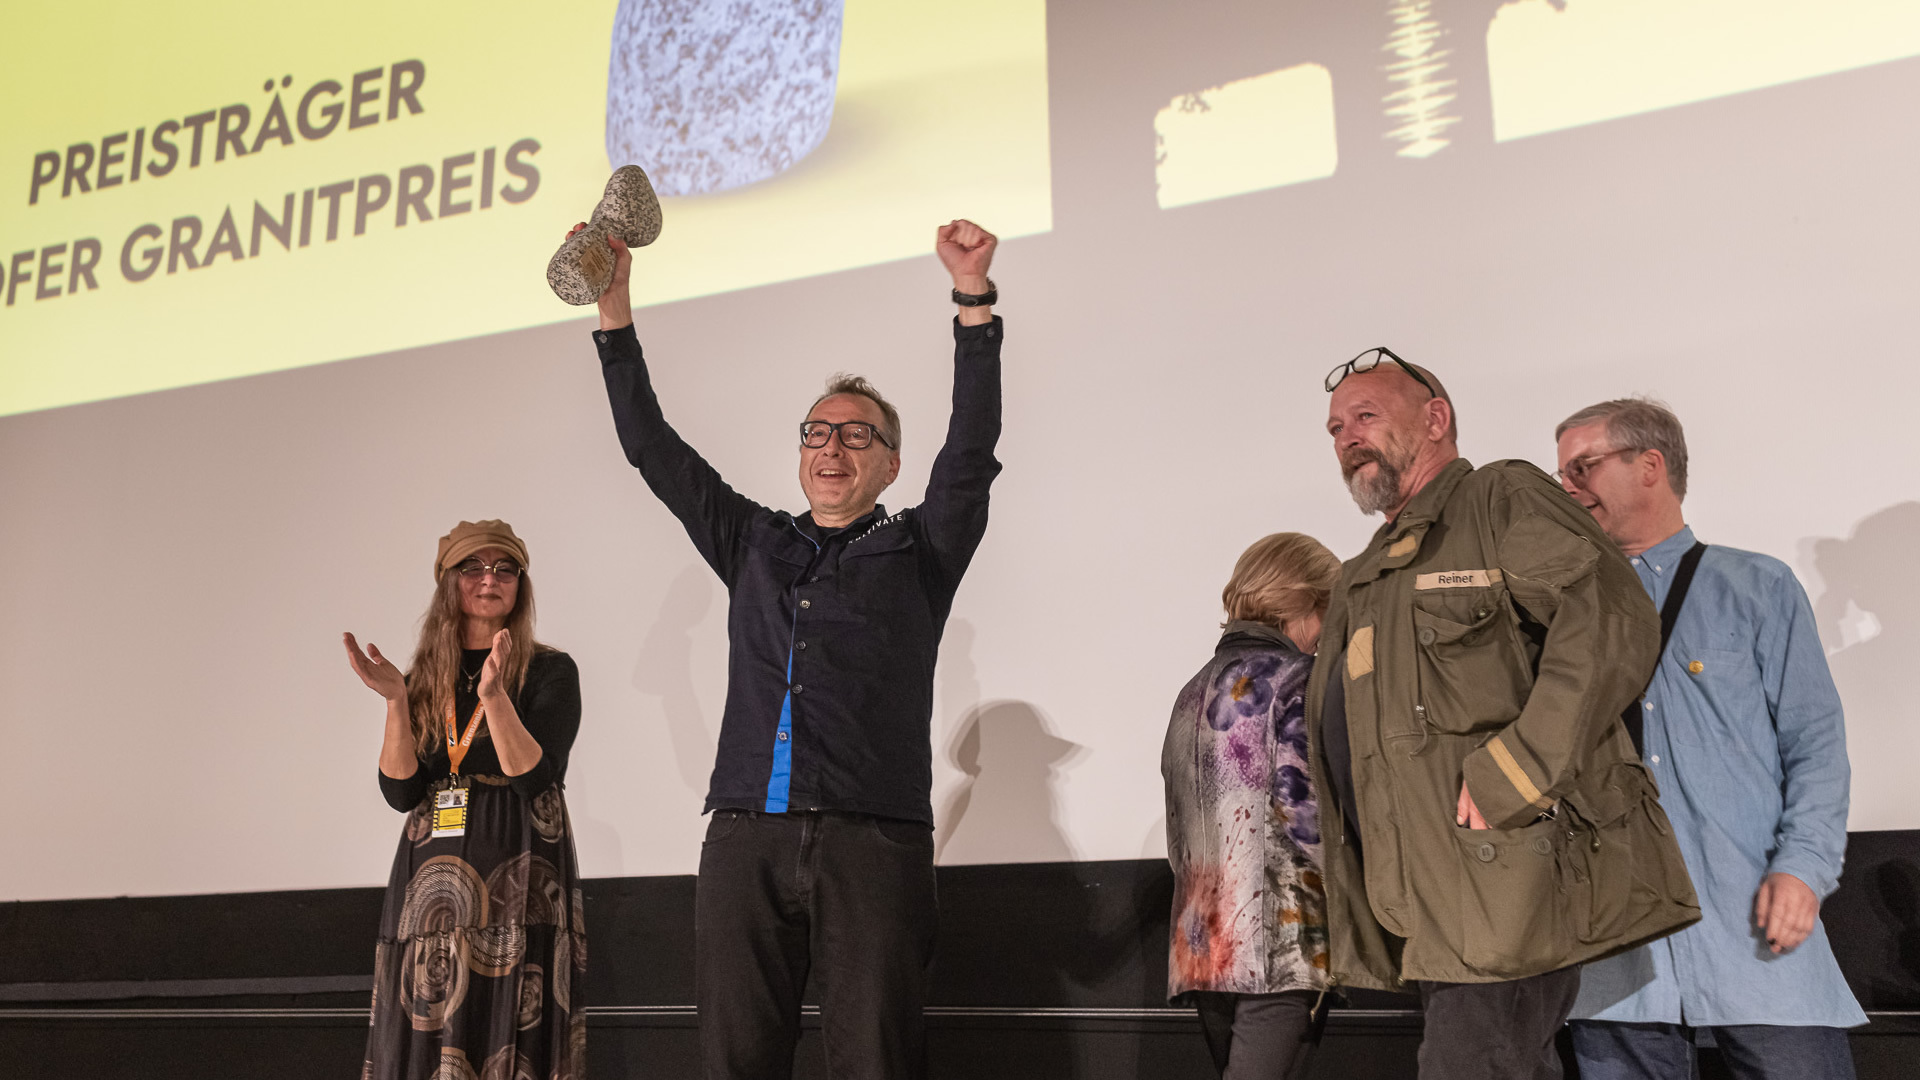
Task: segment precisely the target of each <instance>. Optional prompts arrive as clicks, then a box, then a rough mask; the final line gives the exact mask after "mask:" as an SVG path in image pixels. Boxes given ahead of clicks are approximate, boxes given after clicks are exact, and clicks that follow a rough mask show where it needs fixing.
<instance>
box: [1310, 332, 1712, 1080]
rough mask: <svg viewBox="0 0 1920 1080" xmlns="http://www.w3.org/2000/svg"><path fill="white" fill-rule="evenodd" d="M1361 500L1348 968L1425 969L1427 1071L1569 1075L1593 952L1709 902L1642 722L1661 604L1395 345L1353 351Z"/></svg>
mask: <svg viewBox="0 0 1920 1080" xmlns="http://www.w3.org/2000/svg"><path fill="white" fill-rule="evenodd" d="M1325 386H1326V389H1327V390H1328V391H1329V392H1330V393H1331V394H1332V395H1333V396H1332V401H1331V408H1330V409H1329V411H1328V416H1327V433H1328V434H1329V435H1330V436H1332V438H1333V446H1334V453H1335V454H1336V456H1337V457H1338V459H1339V462H1340V471H1341V475H1342V476H1343V477H1344V478H1345V479H1346V481H1347V486H1348V489H1349V490H1350V491H1351V492H1352V494H1353V498H1354V501H1355V502H1356V503H1358V504H1359V506H1360V509H1361V511H1362V512H1364V513H1368V514H1374V513H1379V514H1384V515H1385V516H1386V518H1387V521H1386V524H1384V525H1382V526H1381V527H1380V529H1379V531H1378V532H1376V533H1375V534H1374V536H1373V540H1372V541H1371V542H1370V543H1369V544H1368V545H1367V549H1366V550H1365V551H1364V552H1362V553H1361V554H1360V555H1359V556H1358V557H1357V558H1354V559H1352V560H1350V561H1349V562H1347V563H1346V564H1345V565H1344V567H1343V568H1342V572H1341V577H1340V581H1339V584H1338V585H1337V586H1335V588H1334V590H1333V596H1332V599H1331V603H1330V605H1329V608H1328V611H1327V615H1326V621H1325V623H1324V626H1323V629H1322V631H1321V637H1320V648H1319V655H1320V656H1321V657H1323V658H1324V659H1323V661H1322V662H1321V663H1319V664H1316V665H1315V666H1314V671H1313V676H1312V680H1311V681H1310V682H1309V684H1308V688H1307V723H1308V730H1309V738H1310V740H1311V743H1312V747H1313V766H1314V773H1315V777H1314V786H1315V789H1316V795H1317V796H1318V798H1319V799H1320V806H1321V808H1322V816H1321V820H1322V822H1323V830H1324V831H1323V844H1324V849H1323V850H1324V858H1325V863H1326V885H1327V914H1328V936H1329V949H1328V952H1329V968H1330V972H1329V974H1330V978H1331V980H1332V981H1333V982H1334V983H1335V984H1336V985H1340V984H1345V985H1358V986H1367V987H1373V988H1377V989H1389V990H1401V991H1410V992H1417V993H1418V994H1419V995H1420V997H1421V999H1422V1002H1423V1004H1424V1006H1425V1008H1426V1033H1425V1036H1424V1038H1423V1039H1422V1041H1421V1045H1420V1076H1421V1077H1422V1080H1442V1078H1446V1080H1451V1078H1455V1077H1459V1078H1467V1077H1473V1078H1475V1080H1539V1078H1549V1077H1558V1076H1560V1075H1561V1070H1560V1060H1559V1056H1558V1054H1557V1053H1556V1051H1555V1049H1554V1045H1553V1043H1554V1036H1555V1034H1556V1033H1557V1032H1558V1031H1559V1029H1560V1027H1561V1025H1562V1024H1564V1023H1565V1022H1566V1018H1567V1013H1568V1010H1569V1009H1571V1008H1572V1006H1573V1000H1574V996H1575V994H1576V993H1577V991H1578V990H1579V985H1580V974H1579V965H1580V964H1581V963H1582V962H1584V961H1586V960H1590V959H1594V958H1597V957H1601V956H1606V955H1610V954H1612V953H1616V952H1620V951H1622V950H1625V949H1629V948H1632V947H1634V946H1635V945H1638V944H1640V943H1642V942H1645V941H1649V940H1652V939H1654V938H1657V937H1660V936H1661V935H1664V934H1669V933H1672V932H1673V931H1675V930H1677V929H1679V928H1681V927H1683V926H1686V925H1688V924H1689V923H1692V922H1694V921H1695V920H1697V919H1699V917H1700V911H1699V905H1698V904H1697V903H1696V902H1695V900H1694V894H1693V887H1692V884H1691V882H1689V880H1688V879H1687V873H1686V868H1685V866H1684V864H1683V863H1682V862H1681V858H1680V852H1679V850H1678V848H1677V847H1676V846H1675V845H1674V842H1673V839H1672V837H1671V835H1670V833H1671V830H1670V829H1669V828H1668V827H1667V823H1666V817H1665V814H1664V813H1663V812H1662V811H1661V809H1660V805H1659V803H1658V802H1657V801H1656V797H1655V796H1656V793H1655V790H1654V786H1653V782H1652V780H1651V778H1650V777H1649V776H1648V774H1647V772H1646V770H1645V769H1644V768H1643V767H1642V766H1641V764H1640V761H1639V758H1638V757H1637V756H1636V755H1635V753H1634V750H1633V745H1632V742H1631V741H1630V739H1629V737H1628V734H1627V731H1626V729H1625V727H1624V725H1623V724H1622V722H1621V712H1622V710H1623V708H1624V707H1625V706H1626V705H1627V704H1628V703H1629V702H1631V701H1632V700H1633V699H1634V698H1635V696H1636V695H1637V694H1638V693H1639V691H1640V688H1641V687H1643V686H1645V685H1646V681H1647V676H1648V673H1649V672H1650V671H1651V670H1652V667H1653V663H1654V656H1655V654H1656V652H1657V650H1658V646H1659V641H1660V629H1659V628H1660V621H1659V618H1658V616H1657V615H1656V614H1655V612H1654V610H1653V605H1652V603H1651V601H1649V600H1648V599H1647V596H1646V591H1645V590H1644V589H1642V588H1640V583H1639V579H1638V578H1636V577H1635V576H1634V573H1633V569H1632V567H1630V566H1628V565H1627V561H1626V559H1625V558H1624V557H1623V556H1622V555H1621V554H1620V552H1619V550H1618V549H1617V548H1615V547H1614V545H1613V544H1612V543H1610V542H1609V541H1608V540H1607V538H1606V534H1605V533H1603V532H1601V531H1600V529H1599V527H1598V526H1597V525H1595V524H1594V521H1593V519H1592V517H1591V516H1590V515H1588V514H1587V513H1586V512H1585V511H1584V510H1582V509H1581V507H1580V506H1579V504H1577V503H1575V502H1574V501H1573V500H1571V499H1569V498H1568V497H1567V495H1566V493H1565V492H1564V491H1561V490H1560V488H1559V486H1558V485H1556V484H1555V483H1554V482H1553V480H1552V479H1550V478H1549V477H1548V476H1547V475H1546V474H1545V473H1543V472H1541V471H1540V470H1539V469H1537V468H1535V467H1534V466H1532V465H1529V464H1527V463H1526V462H1524V461H1498V462H1494V463H1493V464H1491V465H1487V466H1483V467H1481V468H1478V469H1476V468H1474V467H1473V466H1472V465H1471V464H1469V463H1468V462H1466V461H1465V460H1463V459H1461V457H1460V453H1459V449H1458V445H1457V444H1458V427H1457V424H1456V422H1455V418H1454V411H1453V402H1452V400H1451V399H1450V398H1449V397H1448V395H1447V392H1446V389H1445V388H1444V387H1443V386H1441V384H1440V380H1439V379H1437V378H1435V377H1434V375H1433V373H1432V372H1429V371H1427V370H1426V369H1424V368H1420V367H1416V366H1415V365H1413V364H1409V363H1407V362H1406V361H1404V360H1402V359H1400V358H1399V357H1398V356H1395V355H1394V354H1393V353H1392V352H1391V351H1389V350H1387V349H1385V348H1379V349H1372V350H1369V351H1367V352H1365V353H1362V354H1360V355H1359V356H1358V357H1355V358H1354V359H1353V360H1350V361H1348V362H1347V363H1345V364H1342V365H1340V366H1339V367H1336V368H1334V370H1333V371H1332V372H1331V373H1329V374H1328V376H1327V379H1326V382H1325Z"/></svg>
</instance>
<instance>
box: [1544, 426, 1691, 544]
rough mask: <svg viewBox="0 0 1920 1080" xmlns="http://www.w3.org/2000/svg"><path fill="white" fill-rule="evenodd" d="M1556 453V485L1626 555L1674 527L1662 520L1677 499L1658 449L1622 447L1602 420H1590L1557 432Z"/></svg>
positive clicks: (1673, 513) (1676, 511)
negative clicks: (1558, 483) (1558, 472)
mask: <svg viewBox="0 0 1920 1080" xmlns="http://www.w3.org/2000/svg"><path fill="white" fill-rule="evenodd" d="M1557 456H1558V457H1559V462H1560V465H1559V467H1560V486H1561V487H1563V488H1565V489H1566V491H1567V494H1569V495H1571V496H1573V498H1574V500H1575V501H1576V502H1578V503H1579V504H1580V505H1581V506H1584V507H1586V508H1587V512H1588V513H1590V514H1592V515H1593V520H1594V521H1595V522H1596V523H1598V524H1599V526H1600V528H1601V530H1602V531H1603V532H1605V533H1606V534H1607V535H1608V536H1609V537H1611V538H1612V539H1613V542H1614V543H1616V544H1619V545H1620V547H1621V548H1622V549H1623V550H1625V551H1626V552H1627V553H1628V554H1629V555H1635V554H1638V553H1639V552H1640V551H1642V550H1645V549H1646V547H1648V546H1649V545H1650V543H1652V542H1657V541H1658V540H1661V539H1664V538H1665V536H1666V535H1671V533H1672V531H1674V530H1672V529H1669V528H1668V527H1667V523H1666V520H1665V519H1666V518H1667V517H1669V516H1671V517H1675V518H1677V517H1678V515H1679V505H1680V501H1679V499H1678V498H1676V497H1675V496H1674V494H1673V488H1672V487H1671V486H1670V485H1668V483H1667V477H1666V468H1665V461H1664V459H1663V458H1662V457H1661V455H1660V451H1658V450H1641V451H1632V450H1628V449H1623V448H1622V447H1620V446H1618V445H1616V444H1615V442H1614V439H1613V436H1612V434H1611V433H1610V432H1609V431H1608V430H1607V422H1606V421H1605V420H1595V421H1594V422H1593V423H1591V424H1582V425H1580V426H1579V427H1572V428H1568V429H1567V430H1565V431H1563V432H1561V433H1560V444H1559V448H1558V452H1557ZM1575 462H1578V463H1579V464H1577V465H1576V464H1575ZM1569 474H1577V477H1578V478H1577V479H1576V477H1575V475H1569ZM1653 533H1661V534H1662V535H1659V536H1652V535H1651V534H1653ZM1650 536H1651V539H1649V537H1650Z"/></svg>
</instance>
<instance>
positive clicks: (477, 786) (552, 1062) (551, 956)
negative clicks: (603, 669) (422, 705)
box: [361, 653, 587, 1080]
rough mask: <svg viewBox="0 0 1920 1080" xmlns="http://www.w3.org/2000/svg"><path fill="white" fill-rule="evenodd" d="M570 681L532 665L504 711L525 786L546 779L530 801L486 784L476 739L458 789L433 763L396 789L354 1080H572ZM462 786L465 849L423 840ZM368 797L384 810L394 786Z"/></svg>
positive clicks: (575, 877)
mask: <svg viewBox="0 0 1920 1080" xmlns="http://www.w3.org/2000/svg"><path fill="white" fill-rule="evenodd" d="M556 658H557V659H556ZM482 659H484V653H483V654H482ZM475 666H477V665H475ZM578 679H579V676H578V673H577V672H576V671H575V669H574V667H573V663H572V661H571V660H570V659H567V658H566V656H565V654H564V653H543V654H540V655H538V656H536V657H535V658H534V664H533V667H532V668H531V669H530V670H529V672H528V677H527V687H526V688H525V690H523V692H522V696H521V700H520V701H518V702H516V706H518V708H519V711H520V715H521V719H522V721H523V722H524V723H525V724H526V726H527V730H528V732H529V733H530V734H532V735H533V736H534V738H535V740H536V741H538V742H540V743H541V748H542V750H543V756H544V757H545V759H546V761H545V762H543V764H542V765H541V766H537V767H536V771H537V772H539V773H541V780H545V779H547V778H548V777H549V776H550V777H552V780H551V782H550V783H548V784H547V785H546V786H545V787H544V789H542V790H540V791H539V793H538V794H536V795H534V796H533V797H532V798H528V797H527V796H526V795H525V794H524V793H523V792H522V791H521V790H519V789H518V788H519V787H520V786H525V785H526V782H527V778H518V780H517V783H516V782H515V781H509V780H508V779H507V778H506V777H505V776H503V775H500V768H499V764H498V758H497V757H495V756H494V755H493V753H492V747H491V745H490V744H489V741H488V740H485V739H481V740H478V741H476V742H475V743H474V745H473V749H472V750H471V751H469V753H468V756H467V759H466V760H465V761H464V762H463V765H464V766H466V768H463V769H462V772H463V773H466V774H468V775H466V776H464V777H451V776H449V775H448V768H447V759H446V751H445V749H444V748H442V749H441V750H440V751H439V753H438V754H437V755H436V756H435V757H434V758H432V759H429V760H427V761H424V762H423V763H422V770H421V774H420V779H419V780H418V781H417V783H416V785H415V786H414V787H412V788H410V789H407V794H409V795H410V794H411V793H412V791H415V790H419V785H427V794H426V796H425V797H424V798H422V799H420V800H419V802H418V804H417V805H415V806H414V807H413V808H412V809H411V810H410V811H409V812H408V814H407V818H406V826H405V828H404V829H403V831H402V835H401V837H400V845H399V851H398V852H397V854H396V855H395V856H394V861H393V873H392V875H391V877H390V878H389V879H388V883H387V899H386V906H385V908H384V910H383V911H382V912H381V916H380V938H379V943H378V944H377V945H376V947H375V951H374V983H373V1019H372V1029H371V1031H370V1032H369V1034H368V1039H367V1057H366V1063H365V1065H364V1067H363V1068H362V1070H361V1076H362V1078H363V1080H584V1077H585V1075H586V1069H585V1053H586V1036H587V1031H586V1018H585V1014H584V1011H583V1009H582V1004H583V1003H582V1000H581V988H582V986H583V984H584V982H585V974H586V965H587V938H586V932H585V930H586V922H585V918H584V912H583V911H582V907H583V902H582V899H583V898H582V895H581V891H580V881H579V877H580V874H579V868H578V865H577V863H576V862H575V859H574V850H573V829H572V825H571V822H570V821H569V820H568V817H567V805H566V800H565V798H564V797H563V796H562V794H561V785H560V783H559V777H560V776H561V775H563V774H564V771H565V762H566V753H567V751H568V750H569V749H570V748H571V745H572V742H573V734H574V732H575V731H576V730H577V729H578V725H579V681H578ZM475 700H477V699H476V698H466V699H465V700H463V701H459V702H458V704H460V705H462V706H464V708H463V712H464V711H466V710H467V709H470V708H471V706H472V705H473V703H474V701H475ZM569 711H570V713H571V715H570V716H569V715H568V713H569ZM483 751H484V752H483ZM477 770H484V771H477ZM530 775H531V774H530ZM536 782H537V781H536ZM462 784H464V785H465V786H466V787H467V790H468V803H467V815H468V816H467V829H466V834H465V835H464V836H447V837H439V838H435V837H434V836H433V835H432V833H433V829H432V813H433V810H432V808H433V802H434V794H435V793H438V792H440V791H443V790H446V789H447V788H448V787H450V786H455V785H462ZM382 786H383V787H386V788H388V789H389V796H388V797H389V799H390V800H397V799H398V798H400V796H398V795H396V794H394V793H393V789H398V788H400V787H401V785H399V784H397V783H394V782H390V781H388V782H383V784H382Z"/></svg>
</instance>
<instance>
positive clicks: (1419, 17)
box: [1386, 0, 1460, 158]
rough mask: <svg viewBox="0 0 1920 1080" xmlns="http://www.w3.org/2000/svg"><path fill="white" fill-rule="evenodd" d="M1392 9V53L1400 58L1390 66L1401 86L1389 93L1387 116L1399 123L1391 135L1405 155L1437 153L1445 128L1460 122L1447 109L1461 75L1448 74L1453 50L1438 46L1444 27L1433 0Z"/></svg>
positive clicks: (1392, 77)
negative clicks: (1434, 14) (1454, 77)
mask: <svg viewBox="0 0 1920 1080" xmlns="http://www.w3.org/2000/svg"><path fill="white" fill-rule="evenodd" d="M1389 13H1390V14H1391V15H1392V18H1393V33H1392V34H1391V35H1390V36H1389V37H1388V38H1387V52H1389V53H1391V54H1392V55H1393V56H1395V57H1396V58H1397V59H1395V60H1393V61H1392V62H1391V63H1389V64H1387V65H1386V71H1387V79H1388V81H1390V82H1392V83H1393V84H1394V85H1395V86H1396V87H1397V88H1396V89H1395V90H1394V91H1393V93H1391V94H1388V95H1387V100H1386V105H1387V118H1388V119H1389V120H1392V121H1398V125H1399V126H1397V127H1395V128H1393V129H1392V130H1390V131H1388V132H1387V138H1388V139H1389V140H1391V141H1393V142H1397V143H1399V144H1401V145H1400V149H1399V151H1398V153H1399V154H1400V156H1401V157H1411V158H1424V157H1432V156H1433V155H1435V154H1437V153H1439V152H1440V151H1441V150H1443V149H1445V148H1446V145H1447V140H1446V139H1445V138H1443V137H1441V132H1443V131H1445V130H1447V129H1448V128H1450V127H1452V126H1453V125H1455V124H1458V123H1459V122H1460V118H1459V117H1458V116H1449V115H1447V113H1446V111H1445V110H1446V107H1447V105H1448V104H1449V103H1451V102H1452V101H1453V100H1454V98H1455V97H1457V96H1458V95H1457V94H1456V93H1454V86H1455V83H1456V80H1454V79H1452V78H1448V77H1447V58H1448V57H1449V56H1451V55H1453V51H1452V50H1451V49H1442V48H1440V47H1439V44H1440V38H1441V36H1442V34H1443V33H1444V31H1443V30H1442V28H1441V26H1440V23H1439V22H1438V20H1436V19H1434V18H1433V3H1432V0H1412V2H1411V3H1397V4H1394V5H1393V7H1392V8H1391V9H1389Z"/></svg>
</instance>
